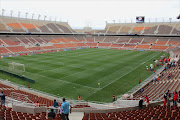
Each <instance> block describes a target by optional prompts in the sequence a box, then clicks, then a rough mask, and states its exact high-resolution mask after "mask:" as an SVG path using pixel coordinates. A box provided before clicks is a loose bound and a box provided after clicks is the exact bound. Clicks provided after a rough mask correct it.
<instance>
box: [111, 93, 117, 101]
mask: <svg viewBox="0 0 180 120" xmlns="http://www.w3.org/2000/svg"><path fill="white" fill-rule="evenodd" d="M112 99H113V102H115V101H116V96H115V94H113V97H112Z"/></svg>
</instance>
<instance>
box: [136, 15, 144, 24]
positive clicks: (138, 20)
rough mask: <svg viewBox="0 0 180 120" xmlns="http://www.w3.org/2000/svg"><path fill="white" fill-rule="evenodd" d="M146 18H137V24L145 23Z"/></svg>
mask: <svg viewBox="0 0 180 120" xmlns="http://www.w3.org/2000/svg"><path fill="white" fill-rule="evenodd" d="M144 20H145V17H144V16H137V17H136V23H144Z"/></svg>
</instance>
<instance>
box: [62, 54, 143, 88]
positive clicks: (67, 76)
mask: <svg viewBox="0 0 180 120" xmlns="http://www.w3.org/2000/svg"><path fill="white" fill-rule="evenodd" d="M141 54H144V53H143V52H142V53H141ZM87 70H89V69H86V70H84V71H87ZM84 71H80V72H76V73H74V74H71V75H68V76H65V77H62V78H60V79H59V80H62V79H63V78H66V77H69V76H73V75H75V74H78V73H81V72H84ZM96 89H98V90H99V88H96Z"/></svg>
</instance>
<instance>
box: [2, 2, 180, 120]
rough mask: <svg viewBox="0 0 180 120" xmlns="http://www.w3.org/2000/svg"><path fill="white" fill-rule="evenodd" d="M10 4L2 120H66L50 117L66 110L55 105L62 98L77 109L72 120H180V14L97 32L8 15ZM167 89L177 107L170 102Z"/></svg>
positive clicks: (5, 28) (137, 19)
mask: <svg viewBox="0 0 180 120" xmlns="http://www.w3.org/2000/svg"><path fill="white" fill-rule="evenodd" d="M3 2H4V1H2V5H1V7H2V8H3V9H1V13H2V14H1V15H0V90H1V91H0V92H3V93H4V95H5V96H6V100H5V105H2V101H3V100H2V97H1V95H0V97H1V106H0V108H1V110H0V120H1V119H2V120H48V119H50V120H51V119H52V120H64V119H63V118H62V117H61V115H60V113H59V112H58V113H56V116H55V118H49V117H48V116H49V112H50V110H51V109H52V110H54V111H56V110H57V109H58V110H59V108H56V107H53V106H54V103H53V101H54V99H56V101H57V102H58V104H59V107H60V106H61V105H62V104H63V101H62V98H66V101H68V102H69V103H70V104H71V106H72V113H71V114H69V117H70V120H179V119H180V107H178V105H179V103H177V104H176V103H175V101H180V96H178V98H177V100H175V98H174V96H175V93H176V91H177V93H178V95H180V92H179V91H180V59H179V58H180V20H179V19H180V18H179V17H180V14H179V13H178V14H179V15H178V14H176V16H172V17H173V18H168V19H167V20H165V19H164V18H163V19H162V21H158V19H157V18H156V19H155V20H152V21H151V19H150V18H149V19H147V18H146V16H145V15H146V13H145V12H144V13H143V14H144V15H141V16H138V15H137V16H135V17H134V18H133V19H131V18H129V19H128V18H127V19H126V20H125V21H124V22H122V21H120V20H119V22H117V20H116V21H115V20H112V21H113V22H108V21H105V27H104V28H103V29H101V28H95V29H94V28H93V27H91V24H89V22H88V25H84V26H83V27H82V28H79V27H80V26H81V25H79V23H78V22H77V21H76V20H75V19H73V18H72V19H71V21H73V20H74V24H75V25H76V24H77V27H74V24H73V22H68V21H67V22H65V21H61V20H60V21H58V20H57V18H55V20H52V19H51V17H50V19H49V20H47V16H43V17H42V15H38V16H37V18H35V17H34V16H35V14H33V13H32V16H30V17H28V15H29V13H27V12H30V11H27V12H26V13H25V14H24V16H23V15H21V12H17V10H16V9H15V10H16V13H18V14H16V15H14V14H15V13H14V11H12V10H11V11H10V14H9V13H7V9H8V8H6V7H7V6H6V7H5V5H6V4H5V3H6V2H4V3H3ZM11 2H12V1H10V0H9V3H11ZM39 2H40V3H42V1H39ZM104 2H105V1H104ZM138 2H139V1H138ZM12 3H13V2H12ZM32 3H33V4H35V3H34V2H32ZM54 3H55V4H56V2H54ZM80 3H82V4H83V2H82V1H80ZM150 3H151V2H150ZM152 3H153V2H152ZM42 4H43V3H42ZM62 4H63V3H62ZM68 4H69V3H68ZM97 4H98V3H97ZM112 4H114V3H112ZM177 4H178V2H177ZM3 5H4V6H3ZM24 5H25V4H24ZM98 5H99V4H98ZM9 7H10V6H9ZM26 7H27V6H26ZM43 7H44V8H46V7H45V6H43ZM66 7H67V6H66ZM105 7H106V6H105ZM177 7H179V8H180V6H177ZM5 8H6V9H5ZM29 8H30V9H34V10H35V9H36V8H33V7H32V8H31V7H29ZM22 9H23V7H22ZM46 9H48V8H46ZM57 9H58V8H57ZM25 10H26V9H25ZM37 10H39V9H37ZM71 10H72V9H69V11H71ZM53 12H55V11H53ZM66 12H67V14H68V10H67V11H65V13H66ZM85 12H86V11H85ZM124 12H125V11H124ZM150 12H152V13H153V10H152V11H151V10H150ZM127 13H128V11H127ZM49 14H51V13H49ZM52 14H58V12H57V10H56V12H55V13H52ZM93 14H95V13H93ZM113 15H114V14H113ZM72 16H73V15H72ZM87 16H88V15H87ZM100 16H101V15H100ZM107 16H108V14H107ZM109 16H111V15H110V14H109ZM168 17H171V16H168ZM87 18H88V19H89V17H87ZM82 19H83V18H82ZM78 20H80V18H79V17H78ZM96 20H97V21H96ZM128 20H129V21H128ZM96 22H97V24H98V23H99V21H98V17H97V19H95V24H96ZM101 22H103V21H100V23H99V24H101ZM71 24H72V26H71ZM92 26H93V25H92ZM168 90H169V91H170V95H171V97H169V98H168V101H169V102H170V105H169V104H168V101H167V104H165V103H164V101H165V97H164V96H165V94H166V93H167V91H168ZM146 96H148V99H149V100H148V101H149V102H147V97H146ZM142 99H143V104H142V107H140V105H139V104H140V101H141V100H142ZM37 101H38V106H37ZM172 101H173V102H172Z"/></svg>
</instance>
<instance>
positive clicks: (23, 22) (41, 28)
mask: <svg viewBox="0 0 180 120" xmlns="http://www.w3.org/2000/svg"><path fill="white" fill-rule="evenodd" d="M0 31H4V32H26V33H27V32H34V33H72V32H73V33H75V31H73V30H72V28H71V27H70V26H69V25H68V23H66V22H54V21H43V20H31V19H21V18H13V17H2V16H0Z"/></svg>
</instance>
